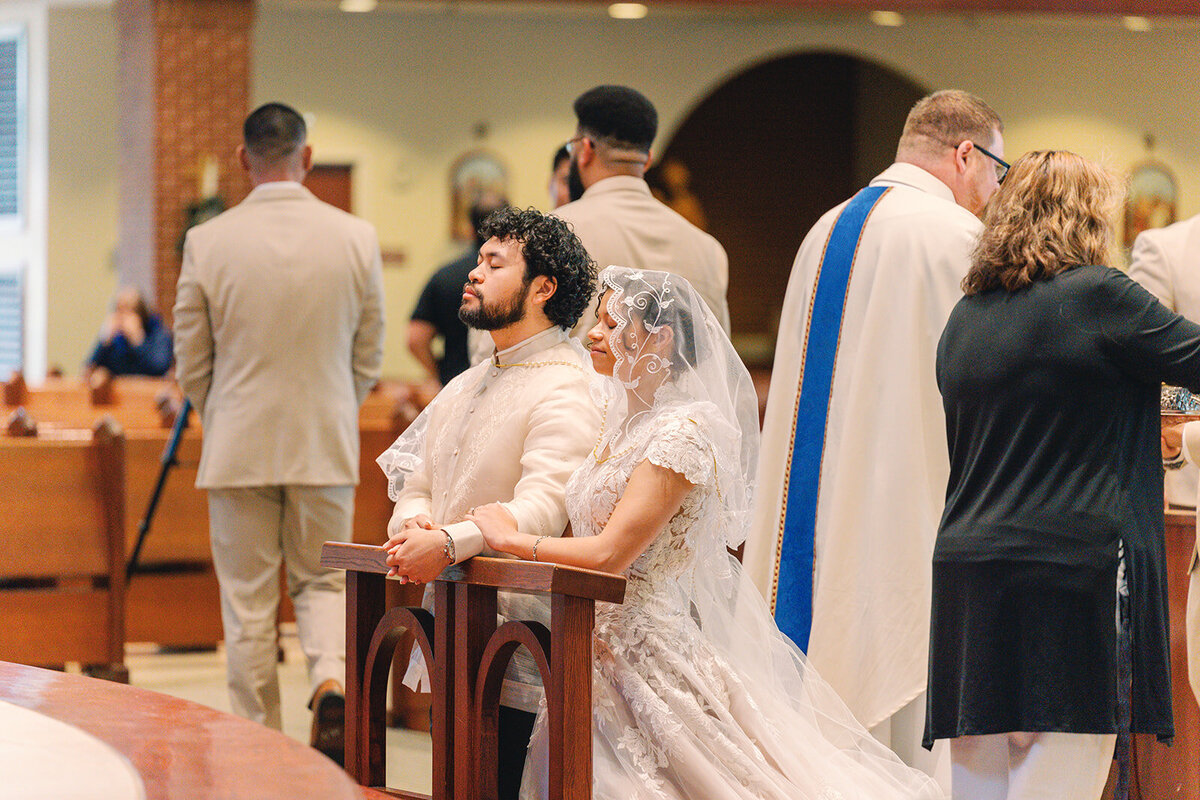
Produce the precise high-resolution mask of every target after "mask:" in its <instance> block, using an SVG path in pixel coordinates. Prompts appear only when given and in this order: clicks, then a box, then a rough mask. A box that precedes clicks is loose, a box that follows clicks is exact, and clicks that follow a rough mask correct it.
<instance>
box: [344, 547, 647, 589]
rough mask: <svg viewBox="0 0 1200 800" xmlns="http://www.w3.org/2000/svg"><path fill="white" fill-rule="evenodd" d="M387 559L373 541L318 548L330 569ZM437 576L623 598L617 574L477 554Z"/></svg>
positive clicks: (370, 567)
mask: <svg viewBox="0 0 1200 800" xmlns="http://www.w3.org/2000/svg"><path fill="white" fill-rule="evenodd" d="M386 559H387V551H386V550H384V548H383V547H380V546H376V545H369V544H343V543H341V542H326V543H325V545H324V547H323V548H322V549H321V566H324V567H331V568H333V569H344V570H353V571H355V572H368V573H373V574H386V573H387V571H388V566H387V561H386ZM439 580H449V581H453V582H455V583H463V584H467V585H470V586H490V587H493V588H496V589H518V590H521V591H530V592H550V593H552V594H563V595H568V596H570V597H584V598H588V599H590V600H600V601H603V602H605V603H620V602H621V601H622V600H624V599H625V578H623V577H622V576H620V575H612V574H610V573H607V572H596V571H595V570H590V569H581V568H579V567H565V566H563V565H561V564H543V563H540V562H537V561H517V560H515V559H511V558H487V557H486V556H476V557H475V558H472V559H469V560H467V561H464V562H463V563H461V564H458V565H456V566H454V567H449V568H447V569H446V571H445V572H443V573H442V574H441V576H439Z"/></svg>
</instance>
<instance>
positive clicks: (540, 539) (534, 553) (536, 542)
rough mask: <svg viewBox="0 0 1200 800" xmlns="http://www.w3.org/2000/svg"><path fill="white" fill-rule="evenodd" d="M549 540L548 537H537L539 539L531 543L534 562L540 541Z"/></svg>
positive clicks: (536, 558)
mask: <svg viewBox="0 0 1200 800" xmlns="http://www.w3.org/2000/svg"><path fill="white" fill-rule="evenodd" d="M549 538H550V537H549V536H539V537H537V539H535V540H534V542H533V560H534V561H537V560H538V557H537V546H538V545H539V544H541V543H542V539H549Z"/></svg>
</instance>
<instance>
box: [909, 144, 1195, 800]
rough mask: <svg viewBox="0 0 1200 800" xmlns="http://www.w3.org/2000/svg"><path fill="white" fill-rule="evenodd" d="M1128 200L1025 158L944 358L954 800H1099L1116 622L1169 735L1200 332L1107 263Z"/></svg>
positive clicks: (1100, 180) (942, 722) (943, 661)
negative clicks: (1173, 550) (1176, 551)
mask: <svg viewBox="0 0 1200 800" xmlns="http://www.w3.org/2000/svg"><path fill="white" fill-rule="evenodd" d="M1119 196H1120V191H1119V186H1118V184H1117V183H1116V181H1115V179H1114V178H1113V177H1112V176H1111V175H1110V174H1109V173H1108V172H1107V171H1105V170H1104V169H1103V168H1101V167H1099V166H1098V165H1096V164H1093V163H1091V162H1089V161H1087V160H1085V159H1083V158H1081V157H1079V156H1076V155H1074V154H1072V153H1067V152H1061V151H1058V152H1055V151H1044V152H1034V153H1030V154H1028V155H1026V156H1024V157H1023V158H1021V159H1020V160H1018V161H1017V162H1016V163H1015V164H1014V165H1013V167H1012V169H1011V171H1010V172H1009V174H1008V176H1007V180H1006V181H1005V182H1004V185H1003V186H1002V187H1001V188H1000V190H999V191H998V192H997V193H996V194H995V195H994V196H993V198H992V200H991V203H990V205H989V206H988V208H987V210H986V212H985V216H984V223H985V230H984V232H983V234H982V235H981V238H980V241H979V244H978V246H977V248H976V251H975V254H974V258H973V263H972V267H971V270H970V272H969V273H968V275H967V277H966V278H965V279H964V281H963V289H964V291H965V292H966V297H964V298H963V299H962V300H961V301H960V302H959V303H958V305H957V306H956V307H955V309H954V311H953V312H952V313H951V315H950V319H949V321H948V323H947V325H946V329H945V331H944V333H943V334H942V339H941V342H940V344H939V346H938V363H937V378H938V385H939V387H940V389H941V392H942V398H943V404H944V406H945V410H946V430H947V433H948V438H949V445H950V481H949V486H948V488H947V492H946V509H945V511H944V513H943V515H942V521H941V525H940V527H939V529H938V537H937V544H936V547H935V549H934V556H933V561H934V563H933V616H932V635H931V646H930V666H929V695H928V707H927V714H926V723H925V725H926V728H925V744H926V746H931V745H932V742H933V740H935V739H945V738H949V739H952V741H951V759H952V763H953V779H952V780H953V791H954V797H955V798H968V797H969V798H971V800H992V798H997V799H999V798H1006V799H1008V800H1014V799H1015V798H1026V797H1046V798H1049V797H1055V798H1072V800H1088V799H1089V798H1098V797H1100V794H1101V791H1102V789H1103V786H1104V783H1105V778H1106V776H1107V774H1108V770H1109V765H1110V763H1111V758H1112V752H1113V744H1114V742H1115V738H1116V737H1115V734H1116V732H1117V731H1118V729H1119V724H1120V722H1119V720H1118V701H1117V689H1118V665H1119V659H1118V627H1119V626H1120V627H1121V628H1122V630H1123V631H1124V633H1123V634H1122V635H1123V636H1129V637H1130V638H1129V641H1130V642H1131V643H1132V653H1131V663H1132V672H1131V673H1130V674H1131V676H1132V678H1131V680H1132V718H1131V720H1130V724H1131V727H1132V730H1133V731H1135V732H1140V733H1153V734H1156V735H1157V736H1158V737H1159V738H1160V739H1164V740H1167V739H1170V738H1171V737H1172V735H1173V726H1172V720H1171V691H1170V673H1169V668H1168V663H1169V662H1168V658H1169V653H1168V631H1167V597H1166V579H1165V575H1164V560H1163V513H1162V509H1163V497H1162V468H1161V464H1160V460H1159V458H1160V457H1159V411H1158V409H1159V390H1160V384H1161V383H1162V382H1164V381H1165V382H1168V383H1173V384H1178V385H1182V386H1187V387H1189V388H1192V389H1200V326H1197V325H1195V324H1193V323H1192V322H1189V321H1188V320H1186V319H1184V318H1183V317H1180V316H1179V315H1177V314H1174V313H1173V312H1171V311H1169V310H1167V309H1166V308H1165V307H1163V306H1162V305H1160V304H1159V303H1158V301H1157V300H1155V299H1154V297H1153V296H1151V295H1150V294H1149V293H1148V292H1146V291H1145V290H1144V289H1142V288H1141V287H1140V286H1139V285H1138V284H1136V283H1135V282H1133V281H1132V280H1130V279H1129V278H1128V277H1126V276H1125V275H1124V273H1122V272H1119V271H1118V270H1116V269H1111V268H1109V267H1106V266H1102V264H1103V263H1104V262H1105V260H1107V258H1108V256H1109V254H1110V252H1111V247H1112V241H1113V231H1112V223H1111V220H1112V217H1113V213H1112V212H1113V211H1114V210H1115V204H1116V201H1117V200H1118V199H1119ZM1118 584H1120V586H1121V589H1120V592H1121V593H1122V594H1124V593H1125V592H1126V591H1127V602H1122V603H1121V609H1119V608H1118ZM1121 610H1123V611H1124V613H1120V611H1121Z"/></svg>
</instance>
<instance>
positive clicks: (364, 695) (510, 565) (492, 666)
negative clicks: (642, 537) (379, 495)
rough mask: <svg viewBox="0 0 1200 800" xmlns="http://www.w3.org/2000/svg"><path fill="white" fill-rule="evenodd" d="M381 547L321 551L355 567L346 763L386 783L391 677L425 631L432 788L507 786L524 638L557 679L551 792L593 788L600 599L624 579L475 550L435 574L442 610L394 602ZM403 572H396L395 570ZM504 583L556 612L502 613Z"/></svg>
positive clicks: (330, 560)
mask: <svg viewBox="0 0 1200 800" xmlns="http://www.w3.org/2000/svg"><path fill="white" fill-rule="evenodd" d="M384 557H385V553H384V550H383V549H382V548H380V547H370V546H365V545H355V544H337V543H332V542H327V543H326V544H325V548H324V551H323V553H322V558H321V563H322V564H324V565H325V566H328V567H336V568H339V569H344V570H346V682H347V686H346V770H347V771H348V772H349V773H350V776H351V777H352V778H354V779H355V780H357V781H358V782H359V784H361V785H363V786H366V787H370V788H371V789H373V790H376V791H378V792H379V793H381V794H384V795H387V796H392V797H400V798H424V797H425V795H419V794H412V793H409V792H403V791H399V790H392V789H386V788H385V784H386V775H385V774H384V721H385V705H386V698H385V695H386V692H387V679H388V673H389V671H390V666H391V663H392V661H393V658H394V654H395V650H396V646H397V643H398V642H399V641H400V637H401V635H402V633H403V632H404V631H410V632H413V633H415V635H416V638H417V641H418V644H419V646H420V647H421V649H422V650H423V652H424V655H425V659H426V663H427V664H428V665H430V676H431V681H432V684H433V713H432V717H433V720H432V723H433V728H432V738H433V782H432V785H433V791H434V794H433V797H434V798H436V800H451V799H453V800H468V799H469V800H476V798H478V800H491V799H492V798H495V797H496V791H497V787H496V763H497V762H496V759H497V717H498V713H499V711H498V709H499V702H500V684H501V682H502V680H503V677H504V670H505V668H506V666H507V664H508V660H509V658H511V656H512V654H513V652H514V651H515V650H516V649H517V647H519V646H521V645H524V646H525V647H527V648H528V649H529V651H530V653H532V654H533V657H534V660H535V661H536V662H537V664H538V668H539V670H540V671H541V673H542V678H543V682H544V684H545V687H546V702H547V713H548V715H549V717H548V720H547V722H548V725H549V736H548V739H549V744H550V753H549V764H550V784H549V785H550V796H551V797H556V798H564V800H587V799H588V798H590V797H591V793H592V629H593V626H594V622H595V603H596V601H604V602H610V603H619V602H621V601H622V600H623V599H624V595H625V579H624V578H623V577H621V576H619V575H608V574H605V573H601V572H592V571H590V570H584V569H573V568H570V567H563V566H559V565H556V564H539V563H534V562H530V561H513V560H509V559H496V558H480V557H476V558H473V559H471V560H469V561H466V562H464V563H463V564H462V565H460V566H459V567H455V568H451V569H448V570H446V572H445V573H443V575H442V577H441V578H439V579H438V580H437V581H435V583H434V611H435V613H434V614H432V615H431V614H429V612H427V611H425V610H423V609H420V608H405V607H399V606H393V607H389V606H388V604H387V601H386V593H385V586H384V584H385V583H386V582H387V581H385V575H386V573H387V565H386V564H385V563H384ZM393 583H394V581H393ZM498 589H508V590H514V591H533V592H545V593H548V594H549V596H550V605H551V622H550V628H549V630H547V629H546V628H545V626H543V625H540V624H538V623H525V622H508V623H506V624H504V625H503V626H501V627H497V625H496V607H497V598H496V592H497V590H498Z"/></svg>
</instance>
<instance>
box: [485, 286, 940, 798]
mask: <svg viewBox="0 0 1200 800" xmlns="http://www.w3.org/2000/svg"><path fill="white" fill-rule="evenodd" d="M600 285H601V289H602V291H603V294H602V296H601V300H600V303H599V306H598V314H597V316H598V321H597V324H596V326H595V327H594V328H593V329H592V330H591V332H590V333H589V334H588V341H589V345H590V347H589V349H590V354H591V358H592V363H593V364H594V366H595V367H596V371H597V373H599V375H598V377H597V379H596V381H595V385H594V386H593V395H594V397H595V399H596V401H597V403H598V404H599V405H600V406H601V408H602V409H603V413H604V422H603V425H602V430H601V433H600V437H599V440H598V441H597V442H596V445H595V447H594V448H593V450H592V453H591V454H590V455H589V456H588V458H587V459H586V460H585V461H584V463H583V464H582V465H581V466H580V467H579V469H578V470H577V471H576V472H575V474H574V475H573V476H572V477H571V480H570V482H569V483H568V484H567V510H568V513H569V515H570V520H571V536H570V537H565V538H556V537H545V536H540V537H536V538H535V537H533V536H530V535H527V534H523V533H521V532H519V531H518V530H516V527H515V524H514V522H513V518H512V517H511V516H510V515H509V514H508V512H507V511H506V510H505V509H504V508H503V507H502V506H500V505H497V504H492V505H488V506H481V507H479V508H476V509H475V510H474V512H473V513H471V514H469V515H468V519H470V520H472V521H473V522H475V523H476V525H478V526H479V528H480V529H481V530H482V532H483V535H484V539H485V540H486V541H487V543H488V545H489V546H490V547H492V548H493V549H495V550H499V551H503V552H506V553H511V554H513V555H516V556H518V557H520V558H524V559H531V560H537V561H550V562H555V563H559V564H567V565H571V566H578V567H587V568H589V569H597V570H603V571H606V572H614V573H623V574H624V575H625V577H626V579H627V581H628V583H627V587H626V593H625V602H624V603H623V604H620V605H614V604H606V603H600V604H597V608H596V628H595V634H594V639H593V652H594V655H595V661H594V663H595V667H594V673H593V676H594V679H593V706H594V708H593V727H592V729H593V751H592V752H593V760H594V767H593V775H594V792H593V796H594V797H595V798H597V800H630V799H631V798H670V799H671V800H676V799H677V798H694V799H695V800H718V799H719V798H812V799H813V800H836V799H838V798H846V799H847V800H850V799H851V798H854V799H857V798H863V800H867V799H869V800H880V799H884V798H937V797H941V796H942V794H941V792H940V790H939V789H938V788H937V786H936V784H935V783H934V782H933V781H932V780H931V779H929V778H928V777H926V776H924V775H923V774H921V773H919V772H916V771H915V770H912V769H910V768H909V767H907V766H905V765H904V764H902V763H901V762H900V761H899V759H898V758H897V757H896V756H895V755H894V754H892V753H891V751H889V750H887V749H886V748H885V747H883V746H882V745H880V744H879V743H878V742H876V741H875V740H874V739H872V738H871V736H870V735H869V734H868V733H867V732H866V730H865V729H864V728H863V727H862V726H861V725H859V724H858V722H857V721H855V719H854V718H853V716H852V715H851V714H850V712H849V711H848V710H847V709H846V707H845V705H844V704H843V703H842V701H841V700H840V699H839V698H838V697H837V695H836V694H835V693H834V692H833V690H832V689H830V688H829V686H828V685H827V684H825V683H824V682H823V681H822V680H821V679H820V678H819V677H818V676H817V674H816V672H815V671H814V670H813V669H812V668H811V667H809V666H808V664H807V662H806V661H805V659H804V656H803V654H801V653H800V651H799V650H798V649H797V648H796V647H795V645H793V644H792V643H791V641H789V640H788V639H787V638H786V637H784V636H783V635H782V634H781V633H780V632H779V630H778V628H776V626H775V623H774V621H773V620H772V619H771V617H770V615H769V613H768V612H767V609H766V605H765V603H764V602H763V600H762V598H761V597H760V596H759V595H758V594H757V592H756V591H755V589H754V587H753V585H752V584H750V583H749V582H746V583H743V582H742V578H741V569H740V565H739V564H738V562H737V560H736V559H734V558H733V557H732V556H731V555H730V554H729V550H728V548H731V547H737V546H738V545H740V544H741V543H742V541H743V540H744V539H745V536H746V525H747V520H748V519H749V509H750V501H751V493H752V487H751V485H750V483H751V477H750V476H751V475H752V474H753V469H754V466H755V462H756V459H757V455H758V415H757V403H756V400H755V395H754V390H753V387H752V385H751V382H750V376H749V374H748V373H747V372H746V368H745V367H744V366H743V365H742V363H741V361H740V360H739V358H738V356H737V354H736V353H735V352H734V350H733V347H732V345H731V344H730V342H729V339H728V338H726V337H725V335H724V333H723V332H722V331H721V329H720V327H719V325H718V324H717V322H716V320H715V318H714V317H713V316H712V313H711V312H710V311H709V310H708V308H707V307H706V306H705V304H704V302H703V301H702V300H701V299H700V297H699V295H698V294H697V293H696V292H695V291H694V290H693V289H692V287H691V286H690V285H689V284H688V283H687V281H685V280H684V279H682V278H680V277H677V276H674V275H670V274H667V273H662V272H644V271H635V270H630V269H626V268H623V267H609V268H608V269H606V270H604V271H603V272H602V273H601V275H600ZM544 711H545V707H544V705H543V709H542V713H539V715H538V720H537V723H536V724H535V728H534V734H533V738H532V740H531V742H530V751H529V758H528V760H527V761H526V766H525V774H524V778H523V781H522V786H521V796H522V798H528V799H530V800H532V798H544V797H546V795H547V789H546V781H547V774H548V768H547V763H546V759H547V753H548V742H547V729H546V725H545V713H544Z"/></svg>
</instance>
